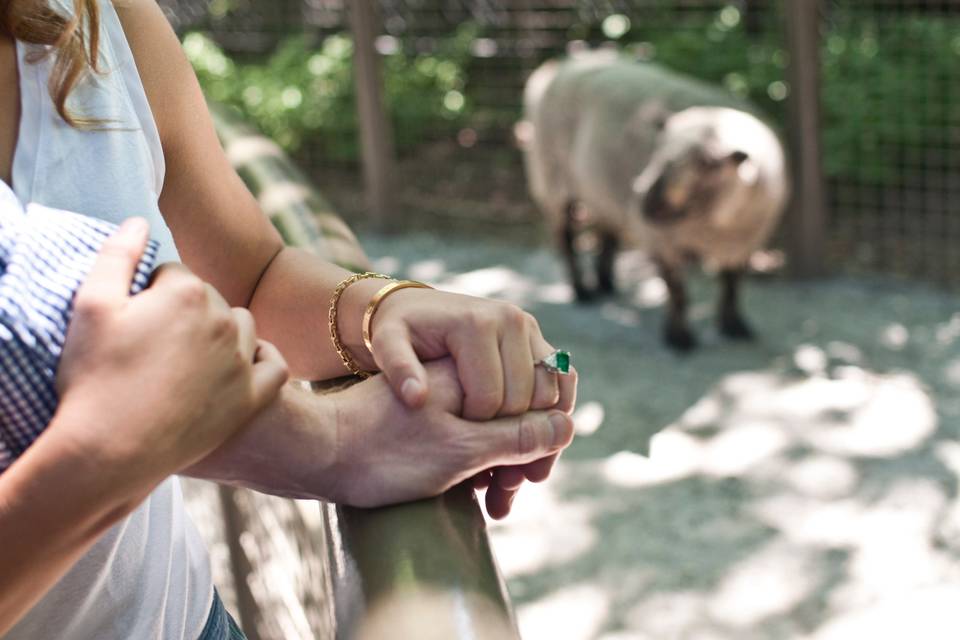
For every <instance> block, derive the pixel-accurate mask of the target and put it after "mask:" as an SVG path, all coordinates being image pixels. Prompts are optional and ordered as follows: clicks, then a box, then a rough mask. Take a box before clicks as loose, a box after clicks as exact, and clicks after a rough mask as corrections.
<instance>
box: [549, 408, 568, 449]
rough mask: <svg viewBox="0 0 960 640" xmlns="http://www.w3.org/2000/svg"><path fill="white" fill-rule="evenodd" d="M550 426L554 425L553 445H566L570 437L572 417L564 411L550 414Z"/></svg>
mask: <svg viewBox="0 0 960 640" xmlns="http://www.w3.org/2000/svg"><path fill="white" fill-rule="evenodd" d="M550 426H551V427H553V446H554V447H562V446H564V445H565V444H566V443H567V441H568V440H569V439H570V431H571V428H570V418H569V417H568V416H566V415H565V414H562V413H553V414H551V415H550Z"/></svg>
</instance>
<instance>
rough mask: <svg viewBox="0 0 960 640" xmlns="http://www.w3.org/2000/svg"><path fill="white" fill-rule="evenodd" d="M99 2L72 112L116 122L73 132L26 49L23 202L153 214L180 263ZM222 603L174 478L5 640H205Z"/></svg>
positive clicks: (150, 133)
mask: <svg viewBox="0 0 960 640" xmlns="http://www.w3.org/2000/svg"><path fill="white" fill-rule="evenodd" d="M98 2H99V3H100V9H101V20H102V25H101V29H102V35H101V41H100V42H101V53H100V55H101V64H102V65H103V66H102V68H103V69H105V70H106V73H105V74H104V75H101V76H93V77H91V78H90V79H89V80H87V81H85V82H84V83H83V84H82V85H81V86H78V87H77V89H76V90H75V91H74V93H73V94H72V95H71V99H70V101H69V102H68V105H69V106H71V107H72V109H71V110H72V112H73V113H77V114H81V115H84V116H90V117H95V118H101V119H107V120H109V122H108V123H107V124H106V125H105V129H106V130H97V131H80V130H77V129H74V128H72V127H70V126H68V125H67V124H66V123H64V122H63V120H62V119H61V118H60V117H59V115H58V114H57V112H56V109H55V107H54V104H53V102H52V100H51V99H50V96H49V94H48V90H47V79H48V78H49V75H50V70H51V67H52V62H53V61H52V59H51V58H45V59H43V60H41V61H40V62H31V60H33V58H32V57H31V56H30V53H31V51H35V49H36V46H35V45H25V44H24V43H21V42H18V43H17V58H18V62H19V65H20V91H21V111H22V115H21V122H20V130H19V138H18V140H17V148H16V152H15V154H14V160H13V185H12V186H13V188H14V191H15V192H16V194H17V196H18V197H19V198H20V200H21V202H23V203H24V204H26V203H30V202H36V203H39V204H42V205H46V206H48V207H53V208H58V209H66V210H71V211H77V212H79V213H84V214H87V215H93V216H97V217H100V218H103V219H105V220H109V221H112V222H119V221H121V220H123V219H124V218H125V217H127V216H132V215H137V216H143V217H145V218H146V219H147V220H149V222H150V228H151V235H152V236H153V238H154V239H156V240H157V241H158V242H159V244H160V251H159V260H160V261H161V262H164V261H171V260H178V256H177V251H176V248H175V246H174V244H173V238H172V236H171V235H170V231H169V229H167V226H166V224H164V222H163V218H162V217H161V215H160V210H159V208H158V206H157V199H158V197H159V194H160V190H161V187H162V185H163V175H164V160H163V153H162V150H161V147H160V139H159V136H158V135H157V128H156V124H155V122H154V120H153V115H152V113H151V111H150V106H149V104H148V102H147V98H146V95H145V93H144V89H143V85H142V84H141V81H140V76H139V74H138V73H137V69H136V66H135V62H134V59H133V54H132V53H131V51H130V47H129V45H128V44H127V40H126V37H125V36H124V33H123V29H122V28H121V25H120V21H119V18H118V17H117V14H116V11H115V9H114V7H113V5H112V4H111V2H110V0H98ZM51 4H53V5H54V6H55V8H57V9H58V10H60V11H61V12H62V13H63V14H65V15H68V14H70V13H71V12H72V11H73V8H72V4H73V3H72V2H71V1H70V0H52V2H51ZM145 383H146V382H145ZM104 411H109V407H104ZM212 600H213V583H212V580H211V577H210V565H209V560H208V558H207V555H206V550H205V549H204V545H203V542H202V541H201V539H200V537H199V534H198V533H197V531H196V529H195V528H194V526H193V523H192V522H190V520H189V517H188V516H187V514H186V512H185V511H184V506H183V496H182V494H181V492H180V484H179V481H178V480H177V479H176V478H170V479H168V480H166V481H165V482H163V483H162V484H161V485H160V486H159V487H158V488H157V489H156V490H155V491H154V492H153V493H152V494H151V495H150V497H149V498H148V499H147V500H146V501H145V502H144V503H143V504H142V505H140V507H139V508H137V509H136V511H134V512H133V513H132V514H131V515H130V516H129V517H127V518H126V519H124V520H123V521H122V522H120V523H118V524H117V525H115V526H114V527H112V528H111V529H110V530H109V531H108V532H107V533H106V534H105V535H104V536H103V537H102V538H101V539H100V540H99V541H98V542H97V543H96V544H95V545H94V546H93V548H91V550H90V551H89V552H88V553H87V554H86V555H85V556H84V557H83V558H82V559H81V560H80V561H79V562H78V563H77V564H76V565H75V566H74V567H73V568H72V569H71V570H70V572H69V573H68V574H67V575H66V576H64V577H63V578H62V579H61V580H60V582H59V583H57V585H56V586H55V587H54V588H53V589H52V590H51V591H50V592H49V593H48V594H47V595H46V596H44V598H43V599H42V600H41V601H40V602H39V603H38V604H37V605H36V606H35V607H34V608H33V609H32V610H31V611H30V612H29V613H28V614H27V615H26V617H25V618H23V619H22V620H21V621H20V622H19V623H17V625H16V626H15V627H14V628H13V629H12V630H10V631H9V632H8V633H7V635H5V636H4V640H40V639H46V638H69V639H70V640H88V639H89V640H121V639H122V640H127V639H136V640H153V639H163V640H172V639H176V640H180V639H181V638H184V639H187V640H194V639H195V638H198V637H199V636H200V632H201V631H202V630H203V626H204V624H205V622H206V619H207V616H208V614H209V610H210V606H211V604H212Z"/></svg>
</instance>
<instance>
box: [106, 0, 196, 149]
mask: <svg viewBox="0 0 960 640" xmlns="http://www.w3.org/2000/svg"><path fill="white" fill-rule="evenodd" d="M100 1H101V2H106V3H110V4H112V5H113V7H114V8H115V9H116V14H117V17H118V18H119V21H120V25H121V27H122V28H123V33H124V35H125V36H126V39H127V43H128V44H129V46H130V51H131V52H132V53H133V58H134V61H135V63H136V66H137V72H138V73H139V75H140V80H141V82H142V83H143V88H144V91H145V93H146V95H147V100H148V101H149V103H150V107H151V109H152V110H153V116H154V119H155V121H156V123H157V129H158V131H159V133H160V138H161V141H163V142H164V146H166V142H167V140H169V139H170V138H171V136H176V135H179V133H180V132H181V130H182V129H183V128H184V127H185V126H187V125H188V124H189V118H185V117H184V116H185V115H186V114H187V113H189V109H194V108H196V107H197V106H198V104H199V105H204V106H205V103H204V102H203V97H202V95H201V94H200V91H199V87H198V86H197V82H196V76H195V75H194V73H193V69H192V67H191V66H190V63H189V62H188V61H187V58H186V56H185V55H184V53H183V49H182V47H181V46H180V40H179V39H178V38H177V36H176V34H175V33H174V32H173V28H172V27H171V26H170V23H169V22H168V21H167V18H166V16H165V15H164V14H163V11H162V10H161V9H160V6H159V5H158V4H157V3H156V2H155V0H100ZM198 101H199V102H198Z"/></svg>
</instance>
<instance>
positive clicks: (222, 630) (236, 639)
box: [199, 589, 247, 640]
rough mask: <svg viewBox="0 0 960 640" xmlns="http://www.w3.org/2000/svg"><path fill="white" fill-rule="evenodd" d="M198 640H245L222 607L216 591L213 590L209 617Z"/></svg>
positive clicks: (234, 622)
mask: <svg viewBox="0 0 960 640" xmlns="http://www.w3.org/2000/svg"><path fill="white" fill-rule="evenodd" d="M199 640H247V636H245V635H243V631H241V630H240V627H239V626H238V625H237V623H236V621H235V620H234V619H233V617H232V616H231V615H230V614H229V613H228V612H227V610H226V609H225V608H224V606H223V600H221V599H220V594H219V593H217V590H216V589H214V590H213V606H212V607H210V617H209V618H207V624H206V625H204V627H203V631H202V632H201V633H200V638H199Z"/></svg>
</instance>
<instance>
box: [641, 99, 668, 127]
mask: <svg viewBox="0 0 960 640" xmlns="http://www.w3.org/2000/svg"><path fill="white" fill-rule="evenodd" d="M671 115H672V114H671V112H670V110H669V109H667V107H666V105H665V104H664V103H663V102H661V101H660V100H653V101H651V102H648V103H646V104H645V105H643V106H642V107H640V109H638V110H637V112H636V115H635V116H634V126H636V127H640V128H642V129H645V130H648V131H649V130H651V129H652V130H654V131H663V130H664V128H666V126H667V120H669V119H670V116H671Z"/></svg>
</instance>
